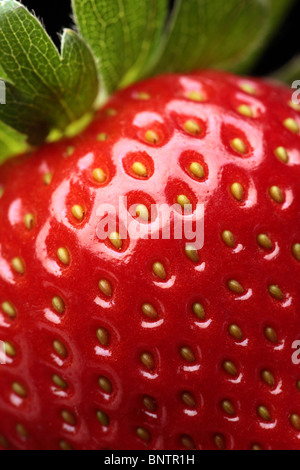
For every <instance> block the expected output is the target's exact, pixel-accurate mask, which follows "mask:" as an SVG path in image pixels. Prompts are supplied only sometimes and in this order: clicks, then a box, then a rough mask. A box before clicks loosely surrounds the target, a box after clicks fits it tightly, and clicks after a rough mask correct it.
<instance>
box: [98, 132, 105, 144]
mask: <svg viewBox="0 0 300 470" xmlns="http://www.w3.org/2000/svg"><path fill="white" fill-rule="evenodd" d="M107 139H108V135H107V134H105V132H100V134H98V135H97V140H98V141H99V142H105V140H107Z"/></svg>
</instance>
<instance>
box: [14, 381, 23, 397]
mask: <svg viewBox="0 0 300 470" xmlns="http://www.w3.org/2000/svg"><path fill="white" fill-rule="evenodd" d="M11 388H12V389H13V391H14V392H15V393H16V394H17V395H19V396H20V397H23V398H26V397H27V390H26V387H25V386H24V385H23V384H21V383H20V382H13V384H12V386H11Z"/></svg>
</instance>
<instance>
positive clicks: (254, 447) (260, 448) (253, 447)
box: [251, 444, 262, 450]
mask: <svg viewBox="0 0 300 470" xmlns="http://www.w3.org/2000/svg"><path fill="white" fill-rule="evenodd" d="M251 450H262V447H261V446H260V445H259V444H253V445H252V446H251Z"/></svg>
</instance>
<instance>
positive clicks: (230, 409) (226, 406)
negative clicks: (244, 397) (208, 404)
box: [221, 400, 235, 415]
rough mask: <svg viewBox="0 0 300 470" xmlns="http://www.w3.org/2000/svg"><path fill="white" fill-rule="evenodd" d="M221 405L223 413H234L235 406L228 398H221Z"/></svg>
mask: <svg viewBox="0 0 300 470" xmlns="http://www.w3.org/2000/svg"><path fill="white" fill-rule="evenodd" d="M221 405H222V408H223V410H224V411H225V413H227V414H228V415H234V414H235V408H234V406H233V404H232V402H231V401H230V400H223V401H222V403H221Z"/></svg>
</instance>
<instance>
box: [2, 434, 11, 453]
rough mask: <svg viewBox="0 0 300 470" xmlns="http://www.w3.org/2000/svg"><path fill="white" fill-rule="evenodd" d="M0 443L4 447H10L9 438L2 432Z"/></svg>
mask: <svg viewBox="0 0 300 470" xmlns="http://www.w3.org/2000/svg"><path fill="white" fill-rule="evenodd" d="M0 445H1V446H2V447H4V448H5V449H7V448H8V447H9V443H8V440H7V439H5V437H4V436H2V434H0Z"/></svg>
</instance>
